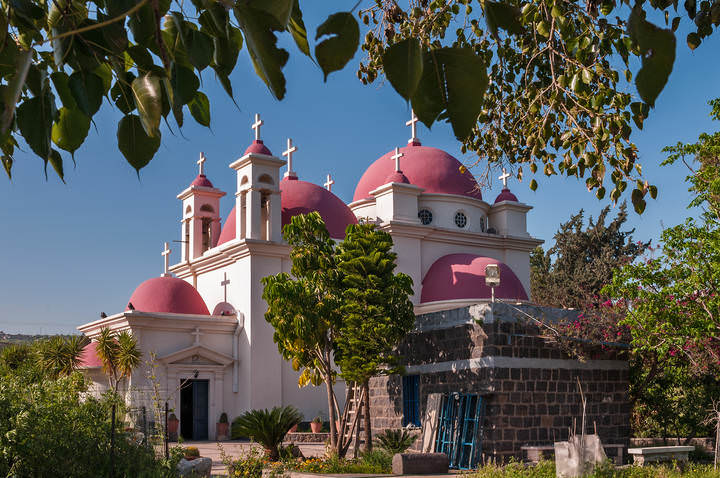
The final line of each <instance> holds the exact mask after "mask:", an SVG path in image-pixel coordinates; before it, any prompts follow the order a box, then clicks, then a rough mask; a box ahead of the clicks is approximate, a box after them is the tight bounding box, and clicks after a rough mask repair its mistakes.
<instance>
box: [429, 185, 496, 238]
mask: <svg viewBox="0 0 720 478" xmlns="http://www.w3.org/2000/svg"><path fill="white" fill-rule="evenodd" d="M488 207H489V206H488V204H487V203H485V202H484V201H479V200H476V199H470V198H468V197H465V196H455V195H449V194H421V195H420V198H419V199H418V210H421V209H428V210H429V211H430V212H431V213H432V223H430V226H433V227H442V228H446V229H452V230H462V231H469V232H483V223H484V221H485V219H484V218H485V217H486V216H487V210H488ZM458 212H462V213H463V214H465V217H466V218H467V223H466V225H465V226H464V227H462V228H461V227H458V225H457V224H456V223H455V215H456V214H457V213H458Z"/></svg>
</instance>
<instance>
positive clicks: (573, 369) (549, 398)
mask: <svg viewBox="0 0 720 478" xmlns="http://www.w3.org/2000/svg"><path fill="white" fill-rule="evenodd" d="M524 311H525V312H526V313H528V314H533V316H534V317H538V316H541V317H543V318H546V319H547V317H554V318H555V319H556V320H557V317H558V316H559V315H560V314H561V313H562V311H557V310H556V309H544V308H539V307H532V308H531V307H527V306H526V307H525V308H524ZM544 335H547V330H545V329H543V328H539V327H538V326H537V325H536V323H534V322H533V321H532V320H529V319H527V317H525V316H523V314H521V313H518V312H517V311H516V310H515V309H513V308H511V307H508V306H506V305H504V304H495V305H494V306H493V307H490V306H489V305H485V306H473V307H466V308H462V309H456V310H454V311H444V312H436V313H433V314H427V315H425V316H419V317H418V322H417V328H416V330H415V331H414V332H413V333H411V334H410V335H409V337H408V338H407V340H406V342H405V343H404V344H403V345H402V347H401V352H402V355H403V356H404V357H405V365H406V370H407V373H408V374H410V375H419V376H420V407H421V410H420V412H421V416H424V412H425V405H426V402H427V396H428V394H430V393H448V392H460V393H464V392H471V393H477V394H480V395H482V396H483V398H484V400H485V416H484V420H483V422H482V430H481V432H480V433H481V434H482V450H483V455H484V456H485V459H489V458H493V459H495V460H502V461H505V460H507V459H508V458H510V457H516V458H517V459H523V458H524V457H523V456H522V451H521V447H522V446H524V445H549V444H552V443H553V442H554V441H558V440H565V439H567V437H568V433H569V430H570V429H571V428H572V427H573V426H575V428H576V430H577V431H578V432H579V431H580V424H581V420H582V405H581V400H580V394H579V393H578V386H577V380H578V379H579V380H580V383H581V384H582V386H583V390H584V393H585V395H586V399H587V415H586V423H587V432H592V431H593V430H594V429H595V427H597V432H598V433H599V435H600V438H601V440H602V441H603V442H604V443H620V444H624V445H627V443H628V439H629V435H630V426H629V423H630V402H629V398H628V387H629V376H628V367H627V363H626V362H625V361H623V360H620V359H619V357H617V356H612V355H611V356H609V357H608V358H606V359H604V360H591V361H588V362H585V363H582V362H579V361H577V360H573V359H571V358H570V357H567V356H565V355H564V354H563V353H562V352H561V350H560V349H559V348H558V347H557V345H556V344H555V343H553V342H552V341H548V340H547V339H546V338H544V337H543V336H544ZM370 385H371V390H370V397H371V406H372V409H373V410H372V416H373V422H372V425H373V433H378V432H381V431H382V430H384V429H386V428H399V427H401V426H402V420H403V410H402V407H403V400H402V379H401V377H400V376H390V377H376V378H374V379H372V381H371V384H370ZM574 424H575V425H574ZM419 446H420V444H419V443H416V448H418V447H419Z"/></svg>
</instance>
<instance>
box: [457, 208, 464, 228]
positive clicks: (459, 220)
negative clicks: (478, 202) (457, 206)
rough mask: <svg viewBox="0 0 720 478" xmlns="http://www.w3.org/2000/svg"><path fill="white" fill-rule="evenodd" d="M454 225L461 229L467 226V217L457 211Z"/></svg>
mask: <svg viewBox="0 0 720 478" xmlns="http://www.w3.org/2000/svg"><path fill="white" fill-rule="evenodd" d="M455 225H456V226H457V227H461V228H462V227H465V225H467V216H466V215H465V213H464V212H462V211H458V212H456V213H455Z"/></svg>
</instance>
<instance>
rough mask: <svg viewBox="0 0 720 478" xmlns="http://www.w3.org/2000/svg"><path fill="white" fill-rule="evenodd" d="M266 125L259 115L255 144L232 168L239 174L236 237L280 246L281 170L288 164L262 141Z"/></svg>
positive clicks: (253, 126)
mask: <svg viewBox="0 0 720 478" xmlns="http://www.w3.org/2000/svg"><path fill="white" fill-rule="evenodd" d="M262 125H263V121H262V120H261V119H260V115H258V114H256V115H255V122H254V123H253V124H252V128H253V129H254V130H255V141H253V142H252V144H251V145H250V146H249V147H248V148H247V149H246V150H245V154H244V155H243V156H242V157H241V158H240V159H238V160H236V161H234V162H233V163H231V164H230V168H231V169H234V170H235V171H236V173H237V192H236V193H235V214H236V219H235V227H236V230H235V237H236V238H238V239H257V240H262V241H272V242H280V241H281V240H282V230H281V224H282V222H281V205H280V188H279V181H280V168H281V167H283V166H284V165H285V161H284V160H282V159H279V158H277V157H275V156H273V154H272V153H271V152H270V150H269V149H268V148H267V146H265V144H264V143H263V141H262V140H261V139H260V127H261V126H262Z"/></svg>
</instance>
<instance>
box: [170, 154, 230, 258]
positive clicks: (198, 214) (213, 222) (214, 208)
mask: <svg viewBox="0 0 720 478" xmlns="http://www.w3.org/2000/svg"><path fill="white" fill-rule="evenodd" d="M205 161H206V159H205V154H203V153H200V159H198V161H197V164H198V167H199V174H198V176H197V177H196V178H195V179H194V180H193V182H192V183H190V186H188V188H187V189H185V190H184V191H183V192H181V193H180V194H178V196H177V198H178V199H180V200H181V201H182V220H181V221H180V223H181V230H180V237H181V242H182V261H185V262H187V261H191V260H193V259H196V258H198V257H200V256H202V255H203V254H204V253H205V251H207V250H208V249H211V248H213V247H215V245H216V244H217V241H218V237H219V236H220V198H221V197H223V196H224V195H225V193H224V192H223V191H221V190H219V189H217V188H216V187H214V186H213V184H212V183H211V182H210V180H209V179H208V178H207V177H206V176H205Z"/></svg>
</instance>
